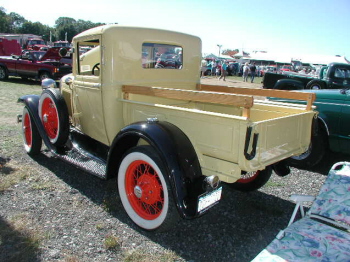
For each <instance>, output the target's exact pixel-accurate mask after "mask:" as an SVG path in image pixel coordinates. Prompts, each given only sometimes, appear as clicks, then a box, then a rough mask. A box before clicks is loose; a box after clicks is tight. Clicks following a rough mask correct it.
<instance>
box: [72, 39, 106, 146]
mask: <svg viewBox="0 0 350 262" xmlns="http://www.w3.org/2000/svg"><path fill="white" fill-rule="evenodd" d="M75 54H76V56H75V57H76V60H75V61H74V63H76V65H77V66H76V69H75V72H76V76H75V78H74V82H73V90H72V91H73V94H72V96H73V98H72V99H73V108H72V110H73V117H74V118H75V123H76V124H77V125H78V127H79V128H80V129H81V131H82V132H83V133H85V134H87V135H88V136H90V137H92V138H94V139H96V140H98V141H100V142H102V143H105V144H107V143H108V140H107V136H106V130H105V123H104V118H103V110H102V99H101V88H102V81H101V80H102V74H101V72H102V70H101V64H102V62H101V61H102V49H101V48H100V37H97V36H89V37H87V38H85V39H83V40H80V42H78V43H77V47H76V51H75Z"/></svg>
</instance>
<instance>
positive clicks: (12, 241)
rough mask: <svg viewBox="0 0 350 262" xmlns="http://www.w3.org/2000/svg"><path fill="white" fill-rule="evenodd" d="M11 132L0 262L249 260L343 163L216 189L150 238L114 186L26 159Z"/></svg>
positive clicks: (4, 136) (2, 135)
mask: <svg viewBox="0 0 350 262" xmlns="http://www.w3.org/2000/svg"><path fill="white" fill-rule="evenodd" d="M205 81H207V82H206V83H209V84H210V83H216V84H218V83H217V81H218V80H216V79H206V80H205V79H203V82H205ZM226 82H227V83H228V84H231V83H233V82H234V83H235V82H237V81H233V80H232V82H230V81H226ZM222 83H224V82H223V81H220V84H222ZM244 84H245V85H247V83H244ZM0 85H1V84H0ZM251 85H254V84H251ZM256 87H258V84H256ZM0 118H1V117H0ZM18 133H19V126H14V128H0V141H2V142H1V148H0V179H2V180H0V182H2V183H4V182H8V180H9V178H11V179H13V180H12V182H11V184H10V186H8V187H4V186H3V187H2V190H0V261H239V262H244V261H250V260H251V259H252V258H254V256H255V255H257V254H258V253H259V252H260V251H261V250H262V249H263V248H264V247H265V246H266V245H267V244H268V243H269V242H271V241H272V239H273V238H274V237H275V235H276V234H277V233H278V232H279V230H280V229H283V228H284V227H286V225H287V223H288V221H289V218H290V215H291V213H292V210H293V208H294V206H293V204H292V203H291V202H290V201H289V200H288V198H289V195H290V194H312V195H315V194H317V192H318V190H319V188H320V186H321V185H322V183H323V182H324V180H325V176H326V174H327V172H328V170H329V168H330V167H331V165H332V164H333V163H335V162H337V161H340V160H348V161H349V159H348V158H349V157H348V156H344V155H338V154H329V156H328V157H327V158H325V161H324V162H322V163H321V165H319V166H317V167H316V168H314V169H313V170H299V169H295V168H292V172H291V174H290V175H288V176H286V177H284V178H281V177H278V176H276V175H275V174H273V176H272V178H271V180H270V181H269V182H268V183H267V184H266V185H265V186H264V187H263V188H261V189H260V190H258V191H256V192H250V193H242V192H238V191H234V190H232V189H230V188H229V187H227V186H226V185H224V191H223V197H222V201H221V202H220V204H219V205H217V206H215V207H214V208H212V209H211V210H210V211H209V212H208V213H207V214H206V215H204V216H203V217H201V218H198V219H195V220H182V221H179V223H178V225H177V227H176V228H174V229H173V230H172V231H170V232H167V233H150V232H145V231H143V230H140V229H139V228H138V227H136V226H135V225H134V224H133V223H132V222H131V221H130V219H129V218H128V217H127V215H126V213H125V212H124V211H123V208H122V206H121V204H120V202H119V201H118V196H117V194H116V186H115V184H116V181H115V180H111V181H103V180H100V179H99V178H97V177H94V176H91V175H89V174H87V173H85V172H83V171H81V170H78V169H76V168H75V167H73V166H70V165H68V164H66V163H64V162H62V161H61V160H58V159H56V158H54V157H53V156H52V155H51V154H50V153H49V152H47V151H45V150H44V151H43V153H42V154H40V155H39V156H37V157H35V158H31V157H29V156H28V155H27V154H25V153H24V150H23V148H22V142H21V140H20V139H18V137H19V136H18ZM14 138H16V139H14ZM4 145H6V146H4ZM16 178H17V179H16ZM4 188H5V189H4ZM0 189H1V187H0Z"/></svg>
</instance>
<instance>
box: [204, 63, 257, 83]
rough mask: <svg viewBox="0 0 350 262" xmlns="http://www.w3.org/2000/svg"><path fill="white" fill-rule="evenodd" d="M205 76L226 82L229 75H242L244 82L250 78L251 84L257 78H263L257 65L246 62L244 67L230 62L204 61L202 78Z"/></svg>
mask: <svg viewBox="0 0 350 262" xmlns="http://www.w3.org/2000/svg"><path fill="white" fill-rule="evenodd" d="M205 75H209V76H215V77H217V79H218V80H221V79H222V80H223V81H226V76H228V75H232V76H235V75H241V76H242V78H243V81H244V82H248V77H250V82H251V83H253V82H254V79H255V76H261V75H260V74H257V66H256V65H255V63H251V64H249V63H248V62H246V63H245V64H243V65H239V63H233V62H230V63H229V62H228V61H215V60H209V61H207V60H205V59H203V60H202V64H201V77H204V76H205Z"/></svg>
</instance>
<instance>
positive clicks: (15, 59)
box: [0, 48, 72, 80]
mask: <svg viewBox="0 0 350 262" xmlns="http://www.w3.org/2000/svg"><path fill="white" fill-rule="evenodd" d="M58 49H60V48H51V49H49V50H48V51H24V52H23V53H22V54H21V55H20V56H15V55H13V56H2V57H0V80H6V79H8V77H9V76H20V77H22V78H33V79H39V80H42V79H45V78H53V79H60V78H61V77H62V76H64V75H66V74H69V73H71V72H72V66H71V65H70V64H69V62H67V61H64V60H63V59H62V57H60V56H59V55H58ZM62 54H63V53H62Z"/></svg>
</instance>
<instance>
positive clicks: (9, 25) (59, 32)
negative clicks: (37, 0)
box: [0, 7, 104, 42]
mask: <svg viewBox="0 0 350 262" xmlns="http://www.w3.org/2000/svg"><path fill="white" fill-rule="evenodd" d="M100 25H104V23H93V22H91V21H85V20H82V19H79V20H75V19H73V18H70V17H59V18H58V19H57V20H56V21H55V25H54V26H53V27H50V26H48V25H43V24H42V23H40V22H31V21H28V20H27V19H25V18H24V17H23V16H21V15H19V14H17V13H15V12H11V13H9V14H7V13H6V9H5V8H4V7H0V32H1V33H8V34H34V35H40V36H42V38H43V39H44V40H45V41H50V35H51V40H52V41H58V40H65V38H66V35H67V40H68V41H69V42H71V41H72V38H73V37H74V36H75V35H77V34H79V33H81V32H83V31H85V30H87V29H90V28H93V27H96V26H100Z"/></svg>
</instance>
